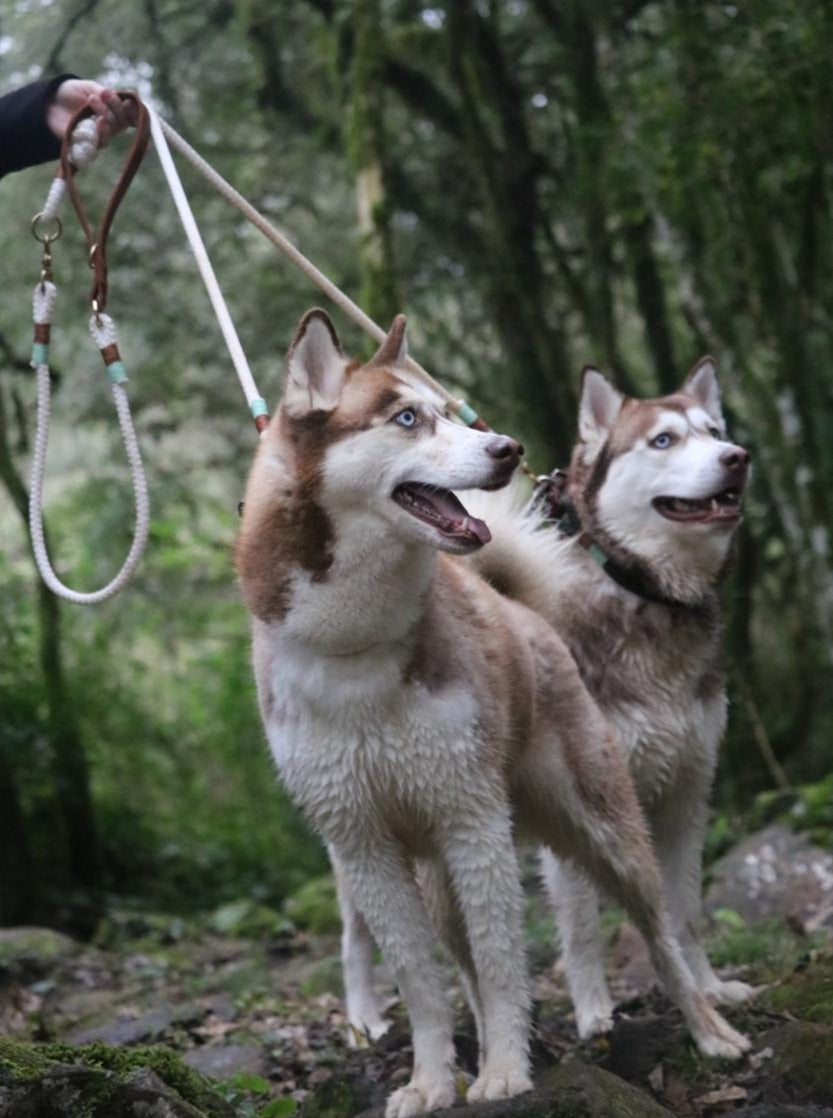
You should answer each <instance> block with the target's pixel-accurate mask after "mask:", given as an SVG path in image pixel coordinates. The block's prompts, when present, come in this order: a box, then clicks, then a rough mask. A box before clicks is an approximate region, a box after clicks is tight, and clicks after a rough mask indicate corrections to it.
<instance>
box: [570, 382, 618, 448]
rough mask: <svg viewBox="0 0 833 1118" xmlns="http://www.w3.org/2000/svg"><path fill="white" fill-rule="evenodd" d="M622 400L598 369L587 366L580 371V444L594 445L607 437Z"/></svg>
mask: <svg viewBox="0 0 833 1118" xmlns="http://www.w3.org/2000/svg"><path fill="white" fill-rule="evenodd" d="M624 398H625V397H624V396H623V395H622V393H621V392H619V391H617V390H616V389H615V388H614V387H613V385H612V384H611V383H610V381H609V380H607V378H606V377H603V376H602V374H601V373H600V372H599V370H598V369H594V368H592V367H590V366H587V367H585V368H584V369H583V370H582V374H581V400H580V402H579V406H578V430H579V435H580V437H581V440H582V442H585V443H595V442H600V441H601V440H603V439H605V438H606V437H607V433H608V431H609V430H610V428H611V427H612V426H613V424H614V422H615V420H616V416H617V415H618V414H619V409H620V408H621V407H622V401H623V400H624Z"/></svg>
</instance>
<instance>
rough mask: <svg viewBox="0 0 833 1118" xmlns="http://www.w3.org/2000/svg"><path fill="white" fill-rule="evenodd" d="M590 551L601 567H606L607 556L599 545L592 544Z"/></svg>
mask: <svg viewBox="0 0 833 1118" xmlns="http://www.w3.org/2000/svg"><path fill="white" fill-rule="evenodd" d="M589 550H590V554H591V555H592V556H593V558H594V559H595V560H596V562H597V563H598V564H599V566H600V567H604V565H605V563H607V555H605V553H604V552H603V551H602V549H601V548H600V547H599V545H598V544H595V543H591V544H590V548H589Z"/></svg>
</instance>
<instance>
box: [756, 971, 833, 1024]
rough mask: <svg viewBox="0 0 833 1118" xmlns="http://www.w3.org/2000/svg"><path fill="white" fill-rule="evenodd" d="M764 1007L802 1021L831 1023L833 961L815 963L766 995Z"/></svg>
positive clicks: (832, 1015)
mask: <svg viewBox="0 0 833 1118" xmlns="http://www.w3.org/2000/svg"><path fill="white" fill-rule="evenodd" d="M765 1000H766V1003H767V1004H768V1005H769V1006H770V1008H772V1009H775V1010H777V1011H778V1012H781V1013H790V1014H791V1015H792V1016H793V1017H798V1018H799V1019H800V1020H802V1021H818V1022H820V1023H821V1024H826V1025H829V1024H830V1023H831V1022H833V957H830V956H826V957H822V958H820V959H816V960H814V961H813V962H811V963H810V964H809V966H807V967H804V968H802V969H801V970H797V971H795V972H794V973H793V974H791V975H790V977H789V978H788V979H786V981H784V982H782V983H780V984H779V985H778V986H773V987H772V988H771V989H770V990H768V991H767V993H766V996H765Z"/></svg>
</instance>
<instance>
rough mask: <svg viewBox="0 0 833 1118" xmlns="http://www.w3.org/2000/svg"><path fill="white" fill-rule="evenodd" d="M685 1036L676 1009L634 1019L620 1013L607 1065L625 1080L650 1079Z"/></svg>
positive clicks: (614, 1026) (612, 1034)
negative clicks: (653, 1070)
mask: <svg viewBox="0 0 833 1118" xmlns="http://www.w3.org/2000/svg"><path fill="white" fill-rule="evenodd" d="M685 1036H686V1033H685V1029H684V1026H683V1023H682V1021H681V1020H680V1017H679V1014H676V1013H674V1012H671V1013H668V1014H663V1015H662V1016H648V1017H645V1016H643V1017H634V1018H630V1017H625V1016H621V1017H620V1016H617V1017H616V1019H615V1021H614V1024H613V1031H612V1032H611V1034H610V1052H609V1053H608V1056H607V1059H606V1060H605V1067H606V1068H607V1070H608V1071H610V1072H613V1074H614V1075H617V1076H620V1077H621V1078H623V1079H629V1080H631V1079H636V1080H641V1079H647V1078H648V1075H649V1073H650V1072H651V1070H652V1069H653V1068H655V1067H656V1066H657V1064H659V1063H661V1061H662V1060H664V1059H665V1058H666V1057H667V1056H669V1055H670V1054H671V1053H672V1052H673V1051H674V1050H675V1049H676V1048H677V1046H678V1045H679V1044H680V1041H681V1040H683V1039H684V1038H685Z"/></svg>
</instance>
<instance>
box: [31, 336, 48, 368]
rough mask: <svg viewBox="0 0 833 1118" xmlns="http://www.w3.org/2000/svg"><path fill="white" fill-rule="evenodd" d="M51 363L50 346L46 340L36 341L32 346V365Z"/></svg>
mask: <svg viewBox="0 0 833 1118" xmlns="http://www.w3.org/2000/svg"><path fill="white" fill-rule="evenodd" d="M48 364H49V346H48V345H46V344H45V343H44V342H35V343H34V345H33V346H32V365H35V366H36V365H48Z"/></svg>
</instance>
